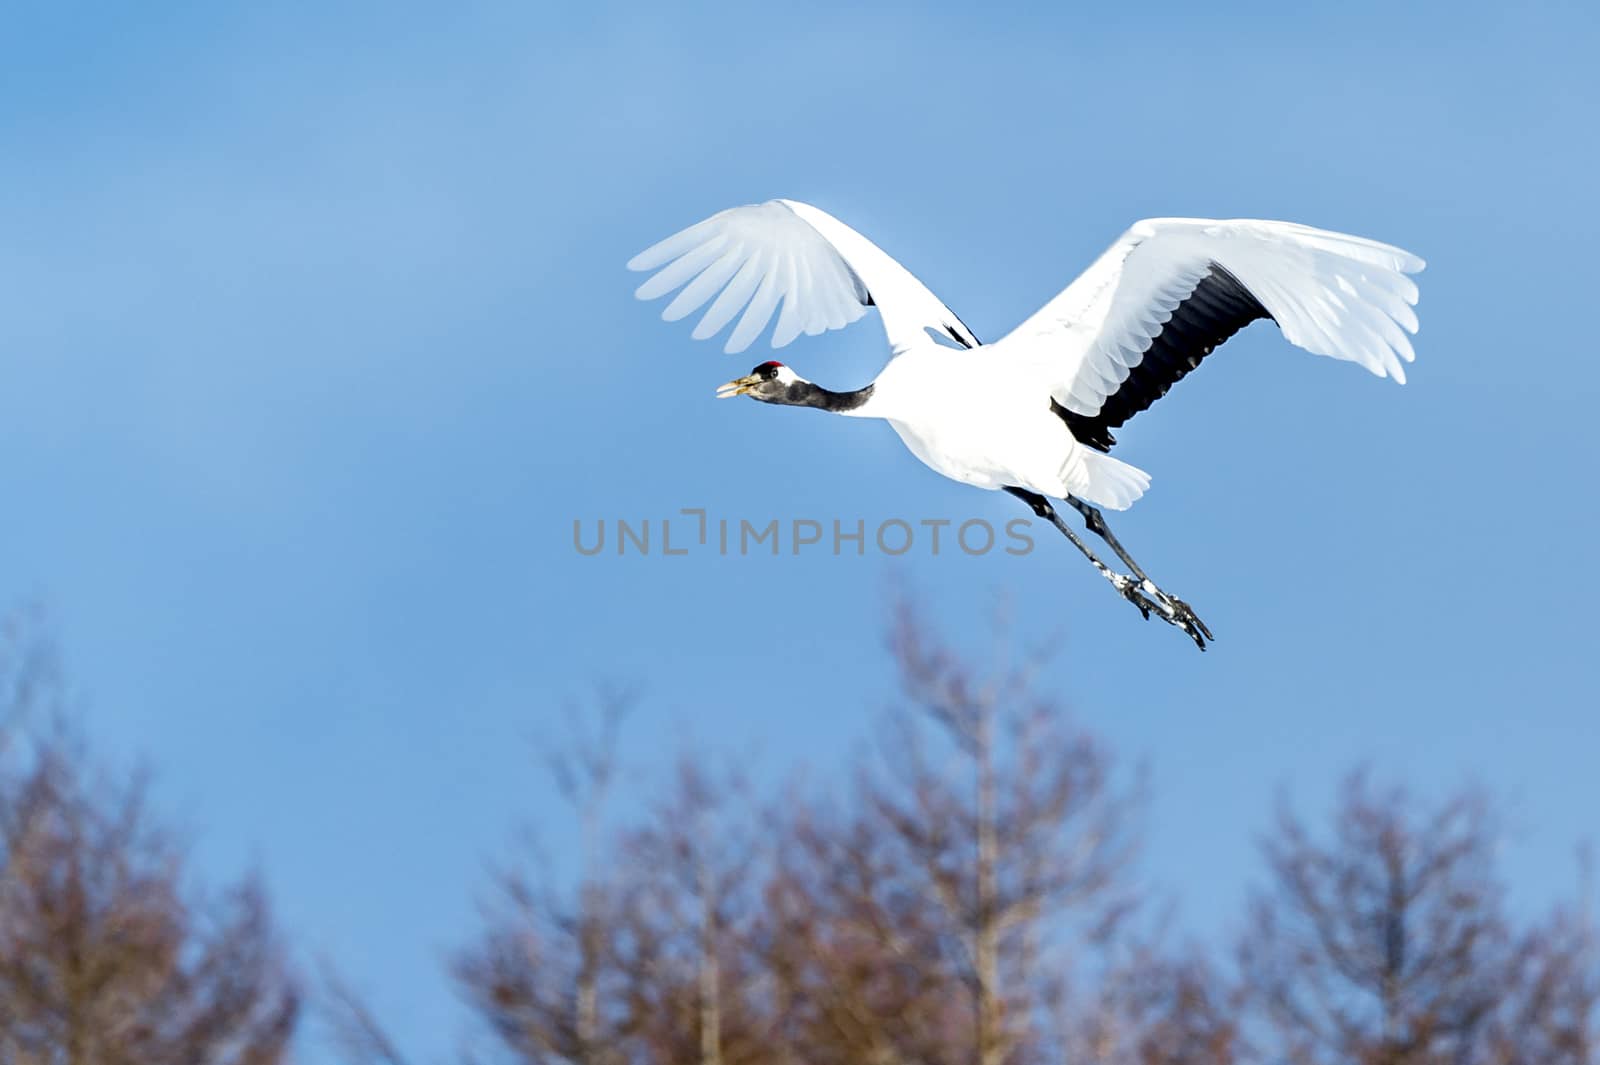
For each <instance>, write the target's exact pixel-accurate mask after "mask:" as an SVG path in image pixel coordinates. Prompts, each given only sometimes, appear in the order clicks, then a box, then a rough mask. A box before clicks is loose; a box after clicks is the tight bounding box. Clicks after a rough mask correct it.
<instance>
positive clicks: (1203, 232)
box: [1002, 218, 1424, 451]
mask: <svg viewBox="0 0 1600 1065" xmlns="http://www.w3.org/2000/svg"><path fill="white" fill-rule="evenodd" d="M1423 265H1424V264H1423V261H1422V260H1421V259H1419V258H1417V257H1416V256H1415V255H1412V254H1410V253H1408V252H1405V251H1402V250H1400V249H1399V248H1396V247H1392V246H1391V245H1388V244H1380V243H1378V242H1377V241H1374V240H1366V239H1364V238H1362V237H1352V236H1347V235H1345V234H1343V233H1330V232H1328V231H1327V230H1322V229H1313V228H1311V227H1310V226H1302V225H1296V224H1294V223H1292V222H1263V221H1256V220H1253V219H1236V220H1232V221H1214V220H1211V219H1204V218H1151V219H1146V220H1144V221H1142V222H1137V223H1135V224H1134V226H1133V227H1132V228H1131V229H1129V230H1128V231H1127V232H1126V233H1124V234H1123V235H1122V237H1121V238H1120V239H1119V240H1118V241H1117V242H1116V243H1115V244H1113V245H1112V246H1111V247H1110V249H1108V250H1107V251H1106V253H1105V254H1104V255H1102V256H1100V258H1099V259H1098V260H1096V262H1095V263H1094V265H1093V266H1091V267H1089V269H1088V270H1086V271H1085V272H1084V274H1083V276H1081V277H1079V278H1078V279H1077V280H1076V281H1074V282H1073V283H1072V284H1071V285H1069V286H1068V287H1067V288H1066V289H1065V290H1064V291H1062V292H1061V294H1060V295H1058V296H1056V297H1055V298H1054V299H1053V300H1051V301H1050V302H1049V303H1047V304H1045V305H1044V307H1042V308H1041V309H1040V310H1039V311H1038V312H1037V313H1036V314H1034V315H1033V317H1031V318H1029V319H1028V320H1027V321H1026V322H1023V323H1022V325H1020V326H1018V327H1017V328H1016V329H1015V330H1013V331H1012V332H1011V333H1010V334H1008V335H1007V336H1006V337H1005V339H1004V341H1002V342H1012V341H1014V340H1023V339H1028V340H1029V342H1030V343H1031V344H1032V345H1034V350H1035V351H1036V352H1037V353H1038V355H1039V357H1040V358H1045V359H1049V358H1052V357H1054V358H1057V359H1058V365H1059V371H1058V370H1057V369H1056V366H1055V364H1052V369H1051V371H1050V372H1051V375H1052V378H1053V380H1054V382H1055V384H1054V386H1053V388H1052V395H1053V398H1054V399H1055V401H1056V402H1057V403H1058V404H1060V406H1061V407H1062V408H1064V415H1063V416H1064V417H1065V418H1066V420H1067V424H1068V426H1069V427H1070V428H1071V429H1072V433H1073V435H1074V436H1075V437H1076V438H1077V439H1078V440H1079V441H1080V442H1082V443H1085V444H1089V445H1091V446H1093V447H1097V448H1099V449H1100V450H1102V451H1104V450H1109V449H1110V447H1111V445H1112V444H1113V443H1114V442H1115V440H1114V438H1113V437H1112V435H1111V430H1112V429H1115V428H1117V427H1118V426H1120V425H1122V424H1123V423H1124V422H1126V421H1127V420H1128V419H1129V418H1131V417H1133V416H1134V415H1135V414H1138V413H1139V412H1140V411H1142V410H1144V409H1145V408H1146V407H1148V406H1150V404H1152V403H1154V402H1155V401H1156V400H1157V399H1160V398H1161V397H1162V396H1163V395H1165V394H1166V392H1167V390H1168V389H1169V388H1171V387H1172V386H1173V384H1175V383H1176V382H1177V381H1178V380H1179V379H1181V378H1182V377H1183V376H1184V375H1185V374H1187V373H1188V372H1189V371H1190V370H1192V369H1194V368H1195V367H1196V366H1198V365H1200V360H1201V359H1203V358H1205V357H1206V356H1207V355H1209V354H1210V353H1211V351H1212V350H1213V349H1214V348H1216V347H1217V345H1219V344H1221V343H1222V342H1223V341H1224V340H1227V339H1228V338H1229V337H1231V336H1232V335H1233V334H1234V333H1236V332H1238V331H1239V330H1240V329H1242V328H1243V327H1244V326H1246V325H1248V324H1249V323H1250V322H1252V321H1254V320H1255V319H1257V318H1271V319H1273V320H1274V321H1276V322H1277V323H1278V327H1279V328H1280V329H1282V330H1283V335H1284V336H1285V337H1286V338H1287V339H1288V340H1289V342H1290V343H1292V344H1295V345H1298V346H1299V347H1302V348H1304V349H1305V350H1307V351H1309V352H1312V353H1313V354H1316V355H1331V356H1332V357H1334V358H1336V359H1345V360H1347V361H1350V362H1355V363H1359V364H1360V365H1362V366H1365V367H1366V368H1367V369H1368V370H1371V371H1372V372H1373V373H1375V374H1377V375H1378V376H1379V377H1393V378H1394V379H1395V380H1396V381H1398V382H1400V383H1402V384H1404V383H1405V379H1406V376H1405V363H1407V362H1410V361H1411V360H1412V359H1413V358H1414V354H1413V352H1412V350H1411V341H1410V339H1409V338H1408V337H1407V336H1406V333H1407V332H1410V333H1415V332H1416V331H1417V316H1416V313H1415V312H1414V311H1413V310H1412V307H1413V306H1414V305H1415V304H1416V302H1417V286H1416V284H1415V283H1413V282H1412V280H1411V279H1410V278H1408V277H1406V276H1405V275H1406V274H1413V273H1416V272H1418V271H1420V270H1421V269H1422V268H1423Z"/></svg>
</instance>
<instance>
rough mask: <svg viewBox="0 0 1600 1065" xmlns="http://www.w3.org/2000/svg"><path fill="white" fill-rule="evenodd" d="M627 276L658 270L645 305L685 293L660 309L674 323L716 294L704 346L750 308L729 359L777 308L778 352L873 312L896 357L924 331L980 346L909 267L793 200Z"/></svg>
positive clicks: (719, 218) (697, 231)
mask: <svg viewBox="0 0 1600 1065" xmlns="http://www.w3.org/2000/svg"><path fill="white" fill-rule="evenodd" d="M628 269H630V270H658V271H659V272H658V273H656V274H655V275H654V276H653V277H651V278H650V279H649V280H648V281H646V282H645V283H644V284H642V285H640V286H639V289H638V291H637V292H636V293H635V295H637V296H638V297H639V298H640V299H642V300H650V299H655V298H656V297H658V296H664V295H666V294H667V293H669V292H671V291H673V290H674V289H677V288H680V287H682V289H683V291H682V292H679V293H678V295H677V296H676V297H674V298H673V300H672V302H671V303H669V304H667V308H666V310H664V311H662V312H661V317H663V318H665V319H666V320H667V321H669V322H673V321H677V320H678V319H679V318H682V317H684V316H685V315H687V314H691V313H693V312H694V311H696V310H698V309H699V308H700V307H701V306H702V305H704V304H705V302H706V301H707V300H709V299H711V297H712V296H713V295H715V296H716V300H715V301H714V302H712V304H711V307H710V309H709V310H707V311H706V313H705V317H703V318H701V319H700V324H699V325H697V326H695V329H694V338H695V339H696V340H704V339H705V338H707V337H710V336H714V335H716V333H717V332H718V331H719V330H721V329H722V327H723V326H725V325H727V324H728V323H729V322H731V321H733V319H734V318H736V317H739V312H740V311H741V310H742V311H743V312H744V315H743V317H739V324H738V325H736V326H734V328H733V333H732V335H730V336H729V337H728V343H727V345H726V347H724V348H723V350H724V351H727V352H736V351H743V350H744V349H745V348H747V347H749V346H750V342H751V341H753V340H755V339H756V337H758V336H760V335H761V331H762V330H763V329H765V328H766V326H767V323H768V322H769V321H771V320H772V315H773V313H774V312H775V311H776V312H777V314H778V324H777V325H776V326H775V327H774V328H773V331H772V346H773V347H775V348H781V347H783V346H784V345H785V344H787V343H789V342H790V341H791V340H793V339H794V338H795V337H797V336H799V335H800V334H801V333H805V334H806V335H807V336H816V335H817V334H818V333H821V332H823V331H825V330H828V329H843V328H844V327H845V326H847V325H849V324H850V323H851V322H853V321H855V320H856V319H857V318H860V317H861V316H862V315H863V314H865V313H866V312H867V308H868V307H871V306H874V305H876V306H877V308H878V313H879V314H880V316H881V317H882V318H883V330H884V333H885V334H886V335H887V336H888V338H889V346H890V347H891V348H892V349H893V350H894V351H895V352H896V353H897V354H898V353H899V352H900V351H902V350H904V349H905V347H906V346H907V345H909V344H910V343H912V342H913V341H916V340H921V339H923V332H922V331H923V330H924V329H932V330H936V331H937V332H939V333H941V334H943V335H945V336H948V337H950V338H951V339H953V340H955V341H956V342H957V343H959V344H962V345H964V346H966V347H969V348H974V347H977V346H978V341H977V338H976V337H974V336H973V335H972V332H971V330H969V329H968V328H967V327H966V326H965V325H963V324H962V322H961V319H959V318H957V317H956V316H955V314H954V313H953V312H952V311H951V310H950V308H948V307H946V306H945V305H944V304H943V303H940V302H939V298H938V297H937V296H935V295H934V294H933V293H932V292H929V291H928V289H927V288H926V287H925V286H924V285H923V284H922V282H920V281H918V280H917V279H916V278H915V277H913V276H912V275H911V272H910V271H908V270H907V269H906V268H905V267H903V266H901V265H900V264H899V263H897V262H895V261H894V260H893V259H891V258H890V257H889V256H888V255H886V254H885V253H884V251H883V250H882V249H881V248H879V247H878V246H877V245H876V244H874V243H872V242H871V241H870V240H868V239H867V238H866V237H863V236H862V235H861V234H860V233H857V232H856V231H855V230H853V229H851V228H850V227H849V226H847V225H845V224H844V223H843V222H841V221H839V220H838V219H837V218H834V217H833V216H832V215H830V214H828V213H827V212H826V211H822V210H819V209H818V208H815V207H812V206H811V205H810V204H805V203H798V202H796V201H794V200H769V201H768V202H766V203H761V204H752V205H750V206H747V207H733V208H730V209H728V210H726V211H723V212H721V213H719V214H714V215H712V216H711V217H710V218H707V219H706V220H705V221H703V222H699V223H696V224H695V225H692V226H690V227H689V228H688V229H685V230H683V231H682V232H680V233H677V234H674V235H673V236H670V237H668V238H667V239H666V240H663V241H661V242H660V243H659V244H656V245H654V246H652V247H649V248H646V249H645V250H644V251H642V252H640V253H639V254H638V255H635V256H634V257H633V258H632V259H631V260H629V262H628ZM719 293H720V294H719ZM780 300H781V301H782V303H783V309H782V310H781V311H779V310H778V304H779V301H780Z"/></svg>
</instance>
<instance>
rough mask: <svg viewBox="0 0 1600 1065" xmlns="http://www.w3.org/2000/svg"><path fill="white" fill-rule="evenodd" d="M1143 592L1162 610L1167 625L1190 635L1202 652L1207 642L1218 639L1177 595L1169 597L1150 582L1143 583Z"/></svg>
mask: <svg viewBox="0 0 1600 1065" xmlns="http://www.w3.org/2000/svg"><path fill="white" fill-rule="evenodd" d="M1141 590H1142V591H1144V592H1145V594H1146V595H1148V596H1149V597H1150V598H1151V599H1153V600H1154V601H1155V603H1156V605H1157V606H1158V607H1159V608H1160V610H1161V616H1162V618H1163V619H1164V620H1165V621H1166V622H1167V624H1169V625H1176V626H1177V627H1178V628H1180V629H1182V630H1183V631H1184V632H1186V633H1188V634H1189V638H1190V639H1191V640H1193V641H1194V644H1195V646H1196V647H1198V648H1200V650H1202V651H1204V650H1205V649H1206V641H1207V640H1215V639H1216V637H1215V636H1213V635H1211V630H1210V629H1208V628H1207V627H1206V623H1205V622H1203V621H1201V620H1200V615H1198V614H1196V613H1195V612H1194V608H1193V607H1191V606H1190V605H1189V604H1188V603H1185V602H1184V601H1183V600H1182V599H1179V598H1178V597H1177V596H1175V595H1168V594H1167V593H1166V592H1163V591H1162V590H1161V589H1160V588H1157V587H1156V586H1155V584H1154V583H1152V582H1151V581H1148V580H1146V581H1144V582H1143V584H1142V586H1141Z"/></svg>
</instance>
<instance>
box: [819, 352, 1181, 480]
mask: <svg viewBox="0 0 1600 1065" xmlns="http://www.w3.org/2000/svg"><path fill="white" fill-rule="evenodd" d="M1048 395H1049V374H1048V368H1047V366H1045V365H1044V364H1043V363H1042V361H1041V360H1039V359H1038V358H1035V357H1034V354H1033V352H1031V351H1030V350H1029V349H1028V348H1027V346H1026V345H1023V344H1018V343H1017V342H1015V341H1011V342H1009V343H1005V342H1002V343H996V344H988V345H982V346H980V347H979V348H977V349H974V350H957V349H953V348H949V347H946V346H945V345H943V344H940V343H938V342H937V341H934V340H932V339H924V340H922V341H918V342H913V343H912V344H910V345H909V346H907V347H906V348H905V349H904V350H903V351H902V352H901V354H899V355H897V356H896V357H895V358H894V359H892V360H890V362H889V364H888V365H887V366H885V367H884V368H883V372H882V373H880V374H879V375H878V377H877V379H876V380H874V381H873V383H872V395H871V397H870V398H869V399H867V401H866V402H865V403H863V404H862V405H861V406H859V407H857V408H855V409H854V410H850V411H844V412H842V413H844V414H846V415H849V416H855V417H866V418H882V419H883V420H885V421H887V422H888V423H889V425H890V426H892V427H893V428H894V431H895V432H896V433H897V434H899V436H900V439H901V440H903V441H904V442H905V445H906V447H907V448H908V449H909V450H910V451H911V453H912V454H913V455H915V456H916V457H917V458H919V459H921V460H922V461H923V462H924V463H925V464H926V465H927V466H928V467H930V468H931V469H933V470H934V471H935V472H937V473H941V474H943V475H944V476H946V477H949V478H950V479H952V480H956V481H961V482H962V483H964V484H970V485H973V486H974V487H977V488H988V489H994V490H999V489H1002V488H1006V487H1008V486H1013V485H1014V486H1017V487H1021V488H1026V489H1029V490H1030V491H1034V492H1037V493H1039V494H1040V495H1046V496H1054V497H1057V498H1060V497H1065V496H1069V495H1072V496H1077V497H1078V498H1080V499H1086V500H1088V501H1090V502H1092V503H1097V504H1099V505H1100V506H1104V507H1111V508H1112V509H1115V510H1124V509H1126V508H1127V507H1128V505H1129V504H1131V503H1132V502H1133V501H1134V499H1137V498H1138V495H1139V494H1140V493H1142V492H1143V491H1144V488H1145V486H1146V485H1147V484H1149V478H1148V477H1147V476H1146V475H1145V474H1144V473H1143V472H1142V471H1139V470H1137V469H1135V468H1134V467H1132V466H1129V465H1128V464H1127V463H1125V462H1119V461H1118V460H1116V459H1114V458H1111V457H1110V456H1109V455H1102V454H1100V453H1098V452H1096V451H1094V450H1092V449H1090V448H1088V447H1085V446H1084V445H1082V444H1080V443H1078V441H1077V440H1076V439H1074V438H1073V436H1072V433H1071V432H1070V431H1069V430H1068V428H1067V426H1066V423H1065V422H1064V421H1063V420H1062V419H1061V417H1060V416H1059V415H1057V414H1056V413H1055V412H1054V409H1053V407H1052V404H1051V403H1050V402H1048V401H1047V400H1042V399H1041V397H1047V396H1048Z"/></svg>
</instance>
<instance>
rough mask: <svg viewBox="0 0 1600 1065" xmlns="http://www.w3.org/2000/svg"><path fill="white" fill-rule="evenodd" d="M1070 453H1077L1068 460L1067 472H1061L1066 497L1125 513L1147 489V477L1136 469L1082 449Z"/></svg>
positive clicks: (1148, 481)
mask: <svg viewBox="0 0 1600 1065" xmlns="http://www.w3.org/2000/svg"><path fill="white" fill-rule="evenodd" d="M1073 450H1074V451H1075V452H1077V454H1075V455H1074V456H1073V458H1072V460H1069V462H1068V464H1067V465H1068V467H1069V470H1064V471H1063V473H1066V474H1067V476H1066V477H1064V478H1063V479H1064V480H1066V481H1067V493H1068V494H1069V495H1075V496H1077V497H1078V498H1079V499H1084V500H1087V501H1088V502H1090V503H1093V504H1095V505H1096V506H1101V507H1107V508H1109V509H1111V510H1127V509H1128V508H1129V507H1131V506H1133V504H1134V502H1135V501H1136V500H1138V498H1139V497H1140V496H1142V495H1144V492H1145V489H1146V488H1149V487H1150V475H1149V474H1148V473H1145V472H1144V471H1143V470H1141V469H1140V468H1139V467H1137V466H1130V465H1128V464H1127V463H1126V462H1123V461H1121V460H1119V459H1114V458H1112V457H1111V456H1110V455H1103V454H1101V453H1100V452H1098V451H1092V450H1090V449H1089V448H1086V447H1082V446H1079V447H1076V448H1074V449H1073ZM1069 471H1070V472H1069Z"/></svg>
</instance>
